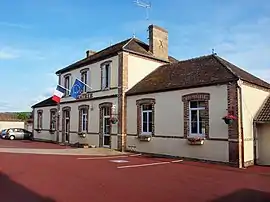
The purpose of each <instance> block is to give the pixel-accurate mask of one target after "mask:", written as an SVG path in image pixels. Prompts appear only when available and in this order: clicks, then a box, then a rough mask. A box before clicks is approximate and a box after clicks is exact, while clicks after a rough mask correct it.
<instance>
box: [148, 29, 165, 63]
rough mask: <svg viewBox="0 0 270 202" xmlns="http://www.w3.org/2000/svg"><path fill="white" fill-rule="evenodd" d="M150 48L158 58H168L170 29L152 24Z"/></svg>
mask: <svg viewBox="0 0 270 202" xmlns="http://www.w3.org/2000/svg"><path fill="white" fill-rule="evenodd" d="M148 30H149V50H150V51H151V52H152V53H153V55H154V56H155V57H156V58H159V59H163V60H168V31H167V30H165V29H163V28H161V27H158V26H156V25H150V26H149V27H148Z"/></svg>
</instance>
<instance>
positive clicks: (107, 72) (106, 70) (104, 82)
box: [101, 62, 111, 90]
mask: <svg viewBox="0 0 270 202" xmlns="http://www.w3.org/2000/svg"><path fill="white" fill-rule="evenodd" d="M110 78H111V63H110V62H106V63H104V64H103V65H101V89H103V90H104V89H108V88H109V87H110V82H111V81H110V80H111V79H110Z"/></svg>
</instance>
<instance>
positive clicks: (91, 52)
mask: <svg viewBox="0 0 270 202" xmlns="http://www.w3.org/2000/svg"><path fill="white" fill-rule="evenodd" d="M95 53H96V51H92V50H87V51H86V57H87V58H88V57H89V56H91V55H94V54H95Z"/></svg>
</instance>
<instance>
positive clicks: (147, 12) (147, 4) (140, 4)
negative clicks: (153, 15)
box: [134, 0, 151, 20]
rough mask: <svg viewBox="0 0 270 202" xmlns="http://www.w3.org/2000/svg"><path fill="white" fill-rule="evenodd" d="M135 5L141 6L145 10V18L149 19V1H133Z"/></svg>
mask: <svg viewBox="0 0 270 202" xmlns="http://www.w3.org/2000/svg"><path fill="white" fill-rule="evenodd" d="M134 3H135V4H136V5H137V6H140V7H143V8H145V10H146V20H149V9H150V8H151V3H145V2H142V1H139V0H136V1H134Z"/></svg>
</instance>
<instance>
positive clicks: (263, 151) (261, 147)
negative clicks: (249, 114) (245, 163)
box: [257, 123, 270, 165]
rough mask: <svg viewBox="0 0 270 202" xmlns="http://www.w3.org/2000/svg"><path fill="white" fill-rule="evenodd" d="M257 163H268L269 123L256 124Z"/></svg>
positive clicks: (269, 163) (269, 149)
mask: <svg viewBox="0 0 270 202" xmlns="http://www.w3.org/2000/svg"><path fill="white" fill-rule="evenodd" d="M257 132H258V135H259V139H258V140H259V141H258V153H259V158H258V164H260V165H270V146H269V143H270V123H265V124H258V125H257Z"/></svg>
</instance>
